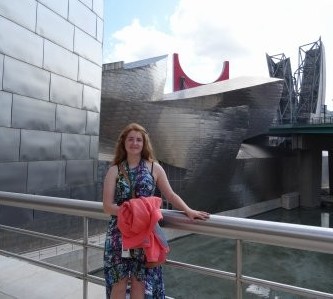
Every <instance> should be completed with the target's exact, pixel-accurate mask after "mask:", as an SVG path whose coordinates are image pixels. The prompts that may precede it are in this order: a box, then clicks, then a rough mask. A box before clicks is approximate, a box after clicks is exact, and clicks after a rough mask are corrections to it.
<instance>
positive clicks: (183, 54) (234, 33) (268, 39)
mask: <svg viewBox="0 0 333 299" xmlns="http://www.w3.org/2000/svg"><path fill="white" fill-rule="evenodd" d="M332 11H333V1H331V0H317V1H315V2H313V1H312V0H292V1H290V0H280V1H273V0H251V1H248V0H233V1H230V0H229V1H226V0H205V1H194V0H164V1H158V0H137V1H135V0H131V1H126V0H118V1H116V0H105V7H104V45H103V61H104V63H106V62H114V61H120V60H122V61H125V63H127V62H132V61H137V60H141V59H146V58H150V57H155V56H160V55H164V54H169V60H170V62H169V64H170V65H171V54H172V53H175V52H176V53H178V54H179V59H180V63H181V65H182V67H183V69H184V71H185V72H186V73H187V74H188V75H189V76H190V77H191V78H192V79H193V80H195V81H198V82H201V83H209V82H212V81H214V80H215V79H216V78H217V77H218V75H219V74H220V72H221V69H222V63H223V61H225V60H228V61H229V63H230V78H235V77H239V76H265V77H267V76H268V69H267V62H266V53H267V54H269V55H275V54H280V53H284V54H285V55H286V56H287V57H290V58H291V62H292V71H293V72H294V71H296V67H297V65H298V50H299V47H300V46H303V45H306V44H309V43H312V42H315V41H317V40H318V39H319V38H320V37H321V40H322V42H323V44H324V46H325V52H326V104H327V105H328V107H329V108H330V110H333V101H332V100H333V86H332V85H333V34H332V29H331V28H333V18H332ZM306 20H307V21H306ZM171 79H172V74H171V71H170V68H169V70H168V77H167V87H166V92H169V91H171ZM330 82H332V83H330Z"/></svg>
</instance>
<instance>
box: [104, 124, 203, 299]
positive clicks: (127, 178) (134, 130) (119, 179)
mask: <svg viewBox="0 0 333 299" xmlns="http://www.w3.org/2000/svg"><path fill="white" fill-rule="evenodd" d="M124 172H125V173H124ZM156 186H157V187H158V188H159V190H160V192H161V193H162V195H163V196H164V197H165V198H166V199H167V200H168V201H169V202H170V203H171V204H172V205H173V206H174V207H175V208H177V209H179V210H182V211H184V212H185V213H186V215H187V216H188V217H189V218H190V219H202V220H205V219H207V218H209V214H208V213H206V212H203V211H197V210H193V209H191V208H190V207H189V206H188V205H187V204H186V203H185V202H184V201H183V200H182V199H181V198H180V197H179V196H178V195H177V194H176V193H175V192H174V191H173V190H172V188H171V186H170V184H169V181H168V179H167V176H166V173H165V171H164V169H163V168H162V167H161V166H160V165H159V164H158V163H157V162H155V161H154V155H153V149H152V145H151V142H150V139H149V136H148V134H147V132H146V130H145V129H144V128H143V127H142V126H140V125H139V124H136V123H132V124H129V125H128V126H126V127H125V128H124V129H123V131H122V132H121V134H120V135H119V138H118V141H117V145H116V149H115V157H114V161H113V166H111V167H110V168H109V170H108V172H107V174H106V177H105V181H104V190H103V207H104V211H105V213H107V214H109V215H111V218H110V221H109V225H108V229H107V233H106V240H105V250H104V275H105V283H106V294H107V299H115V298H116V299H124V298H126V289H127V285H128V284H130V286H131V287H130V288H131V290H130V294H131V298H132V299H133V298H138V299H139V298H140V299H143V298H156V299H161V298H164V297H165V294H164V283H163V279H162V268H161V266H158V267H155V268H146V267H145V259H144V253H143V250H142V249H132V250H131V251H132V252H131V256H130V257H124V253H123V251H122V242H121V233H120V231H119V229H118V227H117V217H116V216H117V214H118V210H119V208H120V205H121V204H122V203H123V202H124V201H126V200H129V199H131V198H134V197H140V196H144V197H149V196H152V195H154V192H155V187H156ZM122 253H123V256H122Z"/></svg>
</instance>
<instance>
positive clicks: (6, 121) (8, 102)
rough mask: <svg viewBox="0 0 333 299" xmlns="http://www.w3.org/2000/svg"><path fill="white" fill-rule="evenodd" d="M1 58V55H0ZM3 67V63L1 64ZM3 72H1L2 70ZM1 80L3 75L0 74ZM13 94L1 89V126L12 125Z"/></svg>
mask: <svg viewBox="0 0 333 299" xmlns="http://www.w3.org/2000/svg"><path fill="white" fill-rule="evenodd" d="M0 60H1V57H0ZM0 67H1V65H0ZM0 74H1V72H0ZM0 80H1V76H0ZM12 98H13V96H12V94H11V93H8V92H4V91H1V90H0V106H1V109H0V126H2V127H10V125H11V123H12V117H11V116H12V114H11V113H12V102H13V100H12Z"/></svg>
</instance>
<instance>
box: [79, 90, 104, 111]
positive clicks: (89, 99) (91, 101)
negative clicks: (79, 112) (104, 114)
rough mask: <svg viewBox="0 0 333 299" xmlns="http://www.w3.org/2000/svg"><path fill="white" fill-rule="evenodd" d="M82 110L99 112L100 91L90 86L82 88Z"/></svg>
mask: <svg viewBox="0 0 333 299" xmlns="http://www.w3.org/2000/svg"><path fill="white" fill-rule="evenodd" d="M82 108H83V109H86V110H90V111H93V112H100V110H101V91H100V90H99V89H96V88H92V87H90V86H87V85H84V86H83V103H82Z"/></svg>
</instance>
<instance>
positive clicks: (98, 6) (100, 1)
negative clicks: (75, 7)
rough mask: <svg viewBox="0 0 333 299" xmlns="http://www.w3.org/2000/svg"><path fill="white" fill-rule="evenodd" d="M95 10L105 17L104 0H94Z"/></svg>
mask: <svg viewBox="0 0 333 299" xmlns="http://www.w3.org/2000/svg"><path fill="white" fill-rule="evenodd" d="M93 11H94V12H95V13H96V14H97V15H98V16H99V17H100V18H101V19H103V16H104V0H94V1H93Z"/></svg>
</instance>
